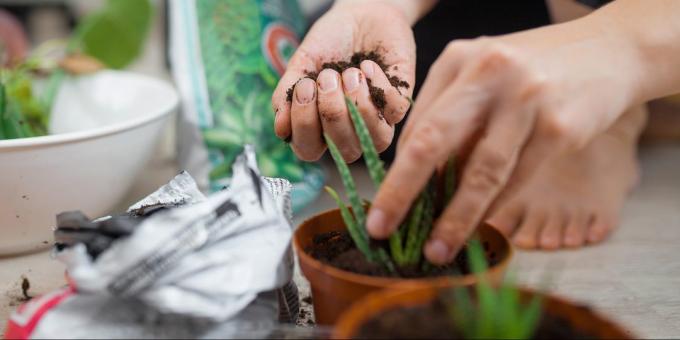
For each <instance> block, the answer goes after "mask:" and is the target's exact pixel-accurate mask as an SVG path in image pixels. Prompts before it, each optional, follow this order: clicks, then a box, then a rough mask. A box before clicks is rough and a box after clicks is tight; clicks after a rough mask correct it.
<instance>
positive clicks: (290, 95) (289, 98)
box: [286, 83, 297, 102]
mask: <svg viewBox="0 0 680 340" xmlns="http://www.w3.org/2000/svg"><path fill="white" fill-rule="evenodd" d="M296 84H297V83H296ZM294 88H295V84H293V86H291V87H289V88H288V90H286V100H287V101H289V102H292V101H293V89H294Z"/></svg>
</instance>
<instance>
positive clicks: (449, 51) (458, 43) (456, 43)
mask: <svg viewBox="0 0 680 340" xmlns="http://www.w3.org/2000/svg"><path fill="white" fill-rule="evenodd" d="M469 44H470V41H469V40H465V39H458V40H453V41H451V42H449V43H448V44H446V47H445V48H444V55H446V56H449V57H455V56H457V55H459V54H460V53H462V52H463V51H465V49H466V48H467V47H468V46H469Z"/></svg>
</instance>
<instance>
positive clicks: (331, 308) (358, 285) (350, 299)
mask: <svg viewBox="0 0 680 340" xmlns="http://www.w3.org/2000/svg"><path fill="white" fill-rule="evenodd" d="M340 230H345V224H344V222H343V220H342V217H341V216H340V211H339V210H338V209H334V210H329V211H326V212H324V213H321V214H318V215H316V216H314V217H312V218H310V219H308V220H307V221H305V222H303V223H302V224H301V225H300V226H299V227H298V229H297V230H296V231H295V235H294V237H293V244H294V245H295V249H296V251H297V254H298V257H299V260H300V269H302V273H303V274H304V275H305V277H306V278H307V280H309V283H310V286H311V290H312V296H313V298H314V299H313V301H314V316H315V319H316V322H317V323H318V324H322V325H332V324H334V323H335V321H336V320H337V318H338V317H339V316H340V314H342V312H343V311H344V310H345V309H347V308H349V306H350V305H351V304H352V303H354V302H355V301H357V300H359V299H361V298H362V297H364V296H365V295H367V294H369V293H372V292H375V291H377V290H381V289H384V288H387V287H392V286H394V285H395V284H399V286H400V287H404V288H414V287H422V286H431V287H449V286H464V285H471V284H474V283H475V282H476V280H477V278H476V277H475V276H474V275H465V276H448V277H447V276H442V277H435V278H423V279H400V278H385V277H374V276H368V275H361V274H356V273H351V272H348V271H345V270H341V269H338V268H335V267H333V266H330V265H327V264H324V263H322V262H321V261H318V260H316V259H314V258H312V257H311V256H310V255H309V254H307V253H306V252H305V249H307V248H309V247H310V246H311V245H312V240H313V238H314V236H315V235H318V234H322V233H327V232H330V231H340ZM477 235H478V236H479V238H480V241H481V242H482V243H488V249H487V255H489V256H490V255H491V254H492V253H493V254H494V256H495V258H496V259H497V261H498V262H497V264H496V265H495V266H492V267H491V268H490V269H489V271H488V273H487V276H488V278H489V280H490V281H491V282H500V281H501V280H502V278H503V274H504V273H505V269H506V268H507V266H508V263H509V260H510V258H511V256H512V248H511V247H510V243H509V241H508V240H507V239H506V238H505V236H503V235H502V234H501V233H500V232H499V231H497V230H496V229H494V228H493V227H491V226H488V225H482V226H481V227H480V228H478V230H477Z"/></svg>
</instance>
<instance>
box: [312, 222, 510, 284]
mask: <svg viewBox="0 0 680 340" xmlns="http://www.w3.org/2000/svg"><path fill="white" fill-rule="evenodd" d="M312 243H313V244H312V246H310V247H308V248H307V249H305V251H306V252H307V253H308V254H309V255H311V256H312V257H313V258H315V259H317V260H319V261H321V262H323V263H326V264H329V265H331V266H334V267H336V268H339V269H342V270H346V271H350V272H353V273H358V274H364V275H370V276H383V277H394V276H395V274H393V273H391V272H389V271H388V270H387V269H386V268H384V267H383V266H381V265H380V264H377V263H372V262H369V261H368V260H366V257H365V256H364V254H363V253H361V251H359V250H358V249H357V248H356V246H355V245H354V241H353V240H352V238H351V236H350V235H349V233H348V232H347V231H332V232H328V233H323V234H319V235H316V236H315V237H314V240H313V242H312ZM372 246H373V247H387V243H386V242H385V241H380V242H374V243H373V244H372ZM485 248H488V243H487V244H485ZM466 254H467V253H466V250H465V247H463V249H462V250H461V251H460V252H459V253H458V255H456V258H455V259H454V261H453V262H451V263H450V264H448V265H446V266H441V267H433V268H432V269H431V270H429V271H423V270H422V268H421V267H420V266H414V267H402V268H398V271H399V275H398V277H404V278H423V277H436V276H451V275H466V274H469V273H470V268H468V261H467V255H466ZM487 261H488V263H489V265H490V266H493V265H495V264H497V263H498V259H497V258H496V254H495V253H491V254H488V253H487Z"/></svg>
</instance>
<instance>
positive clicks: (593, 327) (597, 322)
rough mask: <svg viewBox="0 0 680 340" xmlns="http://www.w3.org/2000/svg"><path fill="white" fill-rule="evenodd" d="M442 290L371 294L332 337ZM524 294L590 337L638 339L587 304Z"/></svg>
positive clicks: (342, 335)
mask: <svg viewBox="0 0 680 340" xmlns="http://www.w3.org/2000/svg"><path fill="white" fill-rule="evenodd" d="M449 288H451V287H449ZM442 289H446V288H433V287H423V288H417V289H388V290H385V291H381V292H376V293H374V294H371V295H369V296H367V297H366V298H364V299H363V300H361V301H359V302H357V303H356V304H354V305H352V307H351V308H349V309H348V310H347V311H346V312H345V313H344V314H343V315H342V317H341V318H340V320H339V321H338V323H337V324H336V326H335V329H334V332H333V336H332V338H334V339H351V338H356V337H357V336H358V334H359V333H360V330H361V328H362V326H363V325H364V324H366V322H368V321H369V320H371V319H374V318H376V317H378V316H379V315H380V314H382V313H385V312H387V311H390V310H395V309H400V308H411V307H418V306H425V305H428V304H430V303H432V301H434V300H435V299H436V298H437V296H438V295H439V294H440V292H441V291H442ZM520 294H521V298H522V299H523V300H525V301H528V300H529V299H530V298H531V297H533V296H535V295H540V296H541V299H542V303H543V313H546V314H549V315H551V316H554V317H559V318H561V319H562V320H564V321H565V322H566V325H567V326H569V327H571V328H573V329H575V330H578V331H579V332H580V333H581V334H583V335H585V336H587V337H589V338H592V339H634V338H635V336H634V335H633V334H632V333H630V332H629V331H627V330H626V329H625V328H623V327H621V326H619V325H618V324H616V323H614V322H612V321H610V320H609V319H607V318H606V317H604V316H602V315H601V314H599V313H597V312H596V311H594V310H592V309H590V308H588V307H586V306H582V305H579V304H575V303H573V302H570V301H568V300H566V299H563V298H560V297H557V296H554V295H545V294H541V293H539V292H536V291H533V290H529V289H520ZM442 331H444V330H442Z"/></svg>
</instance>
